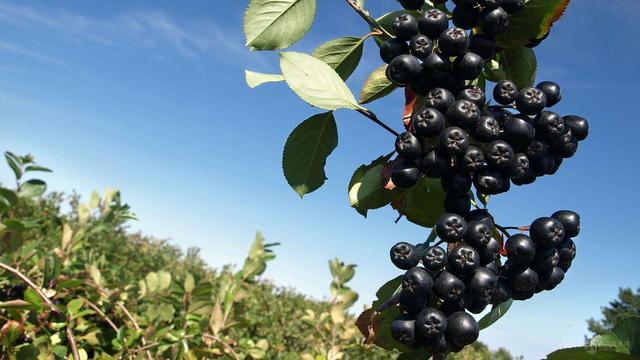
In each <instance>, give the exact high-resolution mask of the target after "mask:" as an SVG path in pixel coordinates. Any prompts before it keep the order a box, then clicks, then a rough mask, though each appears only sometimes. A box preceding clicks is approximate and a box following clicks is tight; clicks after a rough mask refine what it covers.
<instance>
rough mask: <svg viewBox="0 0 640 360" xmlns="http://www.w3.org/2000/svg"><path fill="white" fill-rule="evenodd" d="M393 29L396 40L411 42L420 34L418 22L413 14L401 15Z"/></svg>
mask: <svg viewBox="0 0 640 360" xmlns="http://www.w3.org/2000/svg"><path fill="white" fill-rule="evenodd" d="M391 29H392V31H393V33H394V35H395V36H396V38H398V39H400V40H404V41H409V40H411V38H412V37H414V36H415V35H417V34H418V20H416V18H415V17H413V16H412V15H411V14H401V15H400V16H398V17H396V18H395V20H393V24H392V25H391Z"/></svg>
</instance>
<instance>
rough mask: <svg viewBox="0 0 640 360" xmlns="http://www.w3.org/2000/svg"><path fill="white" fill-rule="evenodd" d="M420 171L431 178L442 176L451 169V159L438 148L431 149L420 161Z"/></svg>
mask: <svg viewBox="0 0 640 360" xmlns="http://www.w3.org/2000/svg"><path fill="white" fill-rule="evenodd" d="M418 166H419V168H420V171H421V172H422V173H423V174H424V175H425V176H426V177H430V178H436V179H437V178H441V177H443V176H444V175H445V174H446V173H447V170H448V169H449V159H448V158H447V157H446V156H445V155H443V154H442V153H441V152H440V151H439V150H438V149H433V150H431V151H429V152H428V153H427V154H426V155H425V156H423V157H422V159H420V162H419V163H418Z"/></svg>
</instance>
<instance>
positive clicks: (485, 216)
mask: <svg viewBox="0 0 640 360" xmlns="http://www.w3.org/2000/svg"><path fill="white" fill-rule="evenodd" d="M465 220H467V223H470V222H472V221H482V222H485V223H487V225H489V226H491V227H492V228H493V227H494V226H495V222H494V221H493V216H491V214H490V213H489V211H487V210H485V209H475V210H473V211H471V212H470V213H469V215H467V216H466V217H465Z"/></svg>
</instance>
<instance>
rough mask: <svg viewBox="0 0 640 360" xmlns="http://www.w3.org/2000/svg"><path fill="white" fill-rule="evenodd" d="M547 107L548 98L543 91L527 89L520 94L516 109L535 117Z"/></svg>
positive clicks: (532, 88)
mask: <svg viewBox="0 0 640 360" xmlns="http://www.w3.org/2000/svg"><path fill="white" fill-rule="evenodd" d="M545 106H547V96H546V95H545V94H544V93H543V92H542V90H540V89H538V88H534V87H526V88H524V89H522V90H520V92H519V93H518V97H517V98H516V108H517V109H518V111H520V112H521V113H523V114H525V115H535V114H537V113H539V112H540V111H542V109H544V107H545Z"/></svg>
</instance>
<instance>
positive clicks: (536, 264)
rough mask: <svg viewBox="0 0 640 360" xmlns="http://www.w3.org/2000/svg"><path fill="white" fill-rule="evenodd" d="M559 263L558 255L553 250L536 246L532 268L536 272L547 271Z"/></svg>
mask: <svg viewBox="0 0 640 360" xmlns="http://www.w3.org/2000/svg"><path fill="white" fill-rule="evenodd" d="M559 263H560V255H559V254H558V250H557V249H555V248H550V249H547V248H544V247H540V246H538V247H537V248H536V256H535V257H534V258H533V264H532V266H531V267H532V268H534V269H536V270H537V271H547V270H551V269H553V268H554V267H556V266H558V264H559Z"/></svg>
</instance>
